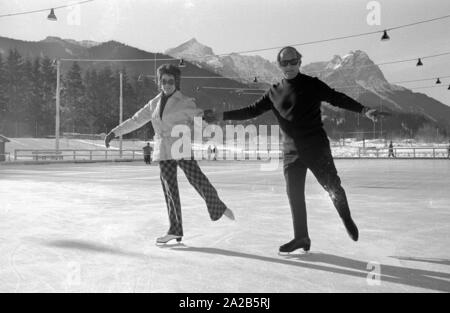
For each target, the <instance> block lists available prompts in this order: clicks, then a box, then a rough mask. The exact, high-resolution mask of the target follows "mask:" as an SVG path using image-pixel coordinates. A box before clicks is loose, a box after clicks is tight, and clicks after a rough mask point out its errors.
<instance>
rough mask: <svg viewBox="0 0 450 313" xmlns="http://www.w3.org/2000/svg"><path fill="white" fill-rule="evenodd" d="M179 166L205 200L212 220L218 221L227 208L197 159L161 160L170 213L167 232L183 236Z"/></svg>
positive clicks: (163, 183)
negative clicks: (178, 176) (178, 178)
mask: <svg viewBox="0 0 450 313" xmlns="http://www.w3.org/2000/svg"><path fill="white" fill-rule="evenodd" d="M177 166H179V167H180V168H181V169H182V170H183V172H184V174H185V175H186V177H187V179H188V181H189V183H190V184H191V185H192V186H193V187H194V188H195V190H197V192H198V193H199V194H200V196H201V197H202V198H203V199H204V200H205V202H206V207H207V209H208V213H209V216H210V218H211V220H213V221H216V220H218V219H219V218H221V217H222V215H223V213H224V212H225V210H226V209H227V207H226V205H225V204H224V203H223V202H222V200H220V198H219V195H218V194H217V191H216V189H215V188H214V187H213V185H211V183H210V182H209V180H208V178H207V177H206V176H205V174H203V172H202V170H201V169H200V167H199V166H198V163H197V161H195V160H164V161H159V167H160V169H161V174H160V177H161V184H162V188H163V191H164V197H165V199H166V204H167V212H168V214H169V221H170V228H169V231H168V232H167V233H168V234H171V235H176V236H183V223H182V216H181V204H180V194H179V191H178V181H177Z"/></svg>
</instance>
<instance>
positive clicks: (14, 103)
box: [5, 49, 26, 137]
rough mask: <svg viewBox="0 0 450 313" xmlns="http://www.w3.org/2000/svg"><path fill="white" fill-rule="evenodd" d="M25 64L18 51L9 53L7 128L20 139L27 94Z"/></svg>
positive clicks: (7, 60)
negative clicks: (25, 90) (24, 90)
mask: <svg viewBox="0 0 450 313" xmlns="http://www.w3.org/2000/svg"><path fill="white" fill-rule="evenodd" d="M23 69H24V62H23V59H22V56H21V55H20V54H19V52H18V51H17V49H12V50H10V51H9V54H8V57H7V59H6V64H5V73H6V77H7V78H8V79H7V82H6V93H5V95H6V98H7V102H6V111H7V116H6V127H7V129H9V131H8V132H9V133H10V134H11V135H12V136H14V137H18V136H19V135H20V124H21V123H22V122H23V120H24V112H25V110H26V108H25V97H24V95H25V93H23V90H22V88H23V87H24V80H25V75H24V72H23Z"/></svg>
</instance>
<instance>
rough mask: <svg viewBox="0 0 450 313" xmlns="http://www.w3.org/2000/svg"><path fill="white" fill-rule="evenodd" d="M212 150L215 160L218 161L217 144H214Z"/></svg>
mask: <svg viewBox="0 0 450 313" xmlns="http://www.w3.org/2000/svg"><path fill="white" fill-rule="evenodd" d="M211 152H212V155H213V160H214V161H217V147H216V146H215V145H214V146H213V148H212V150H211Z"/></svg>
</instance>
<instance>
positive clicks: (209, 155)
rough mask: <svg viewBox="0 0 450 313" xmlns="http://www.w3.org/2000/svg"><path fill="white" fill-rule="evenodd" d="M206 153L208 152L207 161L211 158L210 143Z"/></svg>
mask: <svg viewBox="0 0 450 313" xmlns="http://www.w3.org/2000/svg"><path fill="white" fill-rule="evenodd" d="M207 153H208V161H209V160H211V153H212V149H211V146H210V145H209V146H208V150H207Z"/></svg>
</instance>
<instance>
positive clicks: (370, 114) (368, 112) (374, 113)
mask: <svg viewBox="0 0 450 313" xmlns="http://www.w3.org/2000/svg"><path fill="white" fill-rule="evenodd" d="M363 113H364V115H365V116H366V117H367V118H368V119H370V120H372V121H373V122H376V121H377V120H378V117H383V116H390V115H391V114H390V113H387V112H381V111H378V110H377V109H371V108H367V107H365V108H364V109H363Z"/></svg>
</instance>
